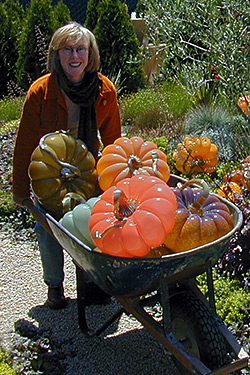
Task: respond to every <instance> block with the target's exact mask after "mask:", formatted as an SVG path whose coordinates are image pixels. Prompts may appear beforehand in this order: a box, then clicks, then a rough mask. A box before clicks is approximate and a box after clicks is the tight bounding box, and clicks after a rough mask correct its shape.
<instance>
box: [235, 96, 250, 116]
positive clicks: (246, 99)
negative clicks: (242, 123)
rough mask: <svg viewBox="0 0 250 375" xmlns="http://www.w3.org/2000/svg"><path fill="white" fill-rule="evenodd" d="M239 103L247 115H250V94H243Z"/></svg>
mask: <svg viewBox="0 0 250 375" xmlns="http://www.w3.org/2000/svg"><path fill="white" fill-rule="evenodd" d="M237 105H238V107H239V108H240V109H241V110H242V112H244V113H245V115H250V95H246V96H241V97H240V98H239V99H238V101H237Z"/></svg>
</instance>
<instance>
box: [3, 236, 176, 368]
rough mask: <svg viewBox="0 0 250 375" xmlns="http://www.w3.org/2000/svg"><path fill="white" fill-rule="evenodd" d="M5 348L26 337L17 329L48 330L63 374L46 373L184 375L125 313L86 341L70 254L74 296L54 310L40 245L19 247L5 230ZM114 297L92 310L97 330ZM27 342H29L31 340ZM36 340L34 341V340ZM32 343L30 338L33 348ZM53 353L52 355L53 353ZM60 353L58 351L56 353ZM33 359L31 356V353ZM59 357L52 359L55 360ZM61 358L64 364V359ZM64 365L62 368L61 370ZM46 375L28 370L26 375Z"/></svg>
mask: <svg viewBox="0 0 250 375" xmlns="http://www.w3.org/2000/svg"><path fill="white" fill-rule="evenodd" d="M0 248H1V250H0V295H1V309H0V332H1V336H0V339H1V341H0V344H1V346H2V347H3V348H4V349H7V350H12V349H13V347H15V346H17V345H18V344H17V342H20V340H24V341H22V342H24V343H25V342H26V346H27V345H28V344H27V338H25V339H24V338H23V334H22V336H21V335H20V334H17V333H16V332H15V328H16V327H19V328H20V327H22V332H23V331H24V328H25V327H29V329H31V330H32V329H33V330H34V332H35V333H38V336H39V334H40V336H41V332H45V336H46V332H47V335H49V337H50V343H53V350H54V352H56V353H57V355H56V358H57V362H58V363H57V370H56V369H54V370H53V369H51V368H50V369H49V370H47V372H46V371H45V370H44V372H42V373H46V374H49V375H99V374H105V375H113V374H114V375H115V374H119V375H130V374H131V375H132V374H133V375H134V374H138V375H139V374H143V375H149V374H150V375H161V374H162V375H163V374H164V375H166V374H167V375H178V374H179V372H178V371H177V370H176V368H175V366H174V364H173V361H172V359H171V355H170V354H169V353H168V352H166V351H165V350H164V349H163V348H162V346H161V345H160V344H159V343H158V342H157V341H156V340H155V339H154V338H153V337H152V336H151V335H150V334H149V333H148V332H147V331H146V329H144V328H143V327H142V326H141V325H140V323H138V322H137V321H136V320H135V318H134V317H128V316H127V315H125V314H123V315H122V317H121V318H120V320H119V322H117V323H114V324H113V325H112V326H110V327H109V328H108V329H107V330H106V331H105V332H104V333H103V334H102V335H100V336H99V337H96V338H87V337H85V336H84V335H83V334H82V333H81V331H80V329H79V327H78V322H77V308H76V283H75V269H74V265H73V262H72V260H71V258H70V257H69V255H67V254H66V256H65V295H66V296H67V297H69V298H70V301H69V305H68V306H67V308H66V309H64V310H60V311H52V310H50V309H49V308H48V307H47V306H46V305H45V304H44V303H45V300H46V293H47V288H46V285H45V284H44V283H43V281H42V270H41V263H40V257H39V251H38V248H37V244H36V242H34V243H33V242H32V241H31V242H30V241H27V240H23V241H21V242H20V243H15V242H13V240H11V239H10V236H9V235H7V233H6V232H5V231H4V230H2V231H1V232H0ZM118 307H119V306H118V304H117V302H116V300H115V299H114V300H113V301H112V302H111V303H110V304H108V305H107V306H92V307H88V312H87V314H88V321H89V325H90V326H91V327H92V328H96V327H97V326H98V323H100V322H102V321H103V320H104V319H105V318H107V317H108V316H109V314H110V312H114V311H115V310H116V309H117V308H118ZM25 340H26V341H25ZM33 340H34V338H33ZM31 341H32V340H30V339H28V343H29V344H30V342H31ZM50 354H51V353H50ZM52 354H54V353H52ZM27 356H28V355H27ZM52 357H53V356H50V358H52ZM58 358H59V360H58ZM58 364H59V365H60V369H59V370H58ZM37 373H39V374H41V372H34V371H32V372H23V374H32V375H33V374H37Z"/></svg>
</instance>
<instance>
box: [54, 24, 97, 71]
mask: <svg viewBox="0 0 250 375" xmlns="http://www.w3.org/2000/svg"><path fill="white" fill-rule="evenodd" d="M69 42H70V44H71V45H74V44H78V43H79V42H84V44H86V47H88V48H89V58H88V65H87V66H86V71H87V72H95V71H97V69H98V68H99V65H100V55H99V50H98V47H97V43H96V39H95V36H94V34H93V33H92V32H91V31H90V30H88V29H86V27H83V26H82V25H80V24H79V23H77V22H70V23H68V24H66V25H64V26H62V27H60V28H59V29H57V30H56V31H55V33H54V34H53V36H52V38H51V41H50V44H49V51H48V58H47V69H48V71H49V72H51V73H52V72H53V71H54V70H55V67H56V63H57V61H58V60H59V54H58V51H59V50H60V49H61V48H63V47H65V46H66V45H67V44H68V43H69Z"/></svg>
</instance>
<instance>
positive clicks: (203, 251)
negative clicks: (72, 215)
mask: <svg viewBox="0 0 250 375" xmlns="http://www.w3.org/2000/svg"><path fill="white" fill-rule="evenodd" d="M183 181H185V180H183V179H181V178H179V177H177V176H173V175H172V176H171V179H170V181H169V185H170V186H176V184H177V183H178V182H183ZM221 200H222V201H223V202H224V203H225V204H226V205H227V206H228V208H229V209H230V211H231V213H232V216H233V220H234V228H233V230H231V231H230V232H229V233H228V234H227V235H225V236H223V237H221V238H219V239H218V240H216V241H213V242H211V243H209V244H206V245H203V246H200V247H197V248H195V249H192V250H189V251H185V252H182V253H176V254H171V255H165V256H162V257H160V258H121V257H114V256H109V255H106V254H103V253H98V252H96V251H92V250H91V249H90V248H88V247H87V246H86V245H85V244H83V243H82V242H81V241H80V240H78V239H77V238H76V237H75V236H74V235H72V234H71V233H70V232H68V231H67V230H66V229H65V228H64V227H62V226H61V225H60V224H59V223H58V222H57V221H56V220H55V219H54V218H53V217H52V216H50V215H49V214H46V216H44V215H41V213H40V212H34V210H33V209H32V207H29V208H30V209H31V211H32V212H33V214H34V216H35V217H36V218H37V219H38V220H39V221H40V222H41V221H42V224H43V225H44V226H45V227H46V229H47V230H48V231H50V232H51V233H52V235H53V236H54V237H55V238H56V239H57V241H58V242H59V243H60V244H61V245H62V247H63V248H64V249H65V250H66V251H67V252H68V253H69V254H70V256H71V257H72V259H73V261H74V263H75V264H76V277H77V298H78V321H79V325H80V328H81V330H82V331H83V332H84V333H87V334H89V335H90V336H91V335H92V336H93V335H98V334H100V333H101V332H103V331H104V330H105V329H106V328H107V327H108V326H109V325H110V324H111V323H113V322H114V321H115V320H116V319H117V318H118V317H120V316H121V314H122V313H123V312H126V313H129V314H133V315H134V316H135V317H136V318H137V320H138V321H140V322H141V323H142V325H143V326H144V327H145V328H146V329H147V330H148V331H149V332H150V333H151V334H152V335H153V336H154V337H155V338H156V339H157V340H158V341H159V342H161V343H162V344H163V346H164V347H165V348H166V349H168V350H169V351H170V352H171V353H172V354H173V356H174V359H175V360H177V364H178V366H179V367H181V374H214V375H219V374H229V373H232V372H234V371H236V370H239V369H242V368H244V367H246V366H247V364H248V356H247V353H246V352H245V351H244V349H243V348H242V347H241V346H240V345H239V344H238V343H237V342H236V340H235V338H234V337H233V335H232V334H231V333H230V332H229V330H228V329H227V327H226V325H225V324H224V322H223V321H222V320H221V319H220V318H219V317H218V315H217V314H216V310H215V302H214V289H213V280H212V267H213V266H214V265H215V263H216V262H217V261H218V259H219V258H220V257H221V256H222V255H223V253H224V252H225V250H226V248H227V246H228V243H229V241H230V238H231V236H232V235H233V234H234V233H235V232H236V231H237V230H238V229H239V228H240V226H241V225H242V214H241V211H240V210H239V209H238V208H237V207H236V206H235V205H233V204H232V203H230V202H228V201H227V200H225V199H223V198H221ZM43 216H44V217H43ZM203 272H206V273H207V286H208V297H209V298H208V301H207V299H206V298H205V296H204V295H203V294H202V293H201V292H200V290H199V288H198V286H197V284H196V279H195V278H196V276H198V275H199V274H201V273H203ZM86 277H87V279H88V280H89V281H91V282H94V283H95V284H96V285H98V286H99V287H100V288H101V289H102V290H103V291H104V292H106V293H107V294H109V295H111V296H113V297H115V298H116V300H117V301H118V302H119V303H120V304H121V306H122V308H121V309H120V310H119V311H118V312H117V313H115V314H114V315H113V316H111V317H110V319H109V320H108V321H107V322H105V323H104V324H103V326H102V327H100V328H99V329H97V330H96V331H95V332H93V333H91V332H89V330H88V325H87V322H86V319H85V308H86V305H85V301H84V296H85V290H84V288H85V282H83V281H85V280H86ZM156 304H158V305H159V306H160V309H161V311H162V319H161V320H159V319H158V318H157V320H156V319H155V318H154V316H153V315H152V314H151V313H150V312H149V311H148V309H147V307H148V306H154V305H156ZM210 367H211V368H210Z"/></svg>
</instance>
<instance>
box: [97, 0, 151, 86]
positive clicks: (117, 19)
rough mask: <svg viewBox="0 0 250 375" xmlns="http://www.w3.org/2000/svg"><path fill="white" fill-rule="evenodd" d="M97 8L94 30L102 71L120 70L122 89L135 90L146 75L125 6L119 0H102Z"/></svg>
mask: <svg viewBox="0 0 250 375" xmlns="http://www.w3.org/2000/svg"><path fill="white" fill-rule="evenodd" d="M97 11H98V19H97V24H96V27H95V29H94V34H95V36H96V39H97V43H98V46H99V50H100V56H101V71H102V72H103V74H105V75H108V76H109V77H110V76H117V75H118V73H119V72H120V74H121V77H120V80H121V82H122V84H123V92H134V91H137V90H138V88H142V87H143V86H144V78H145V77H144V73H143V70H142V67H141V65H142V63H141V61H140V50H139V41H138V39H137V37H136V34H135V30H134V27H133V25H132V22H131V20H130V16H129V14H128V11H127V6H126V4H124V3H122V2H121V1H120V0H102V1H100V2H99V4H98V7H97Z"/></svg>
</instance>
